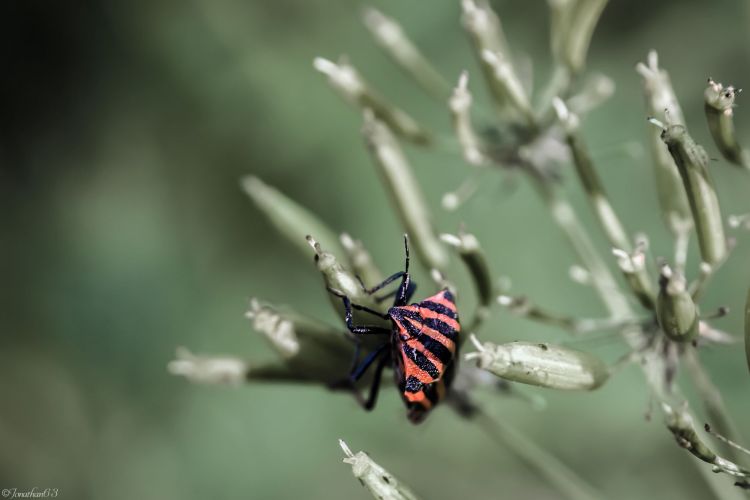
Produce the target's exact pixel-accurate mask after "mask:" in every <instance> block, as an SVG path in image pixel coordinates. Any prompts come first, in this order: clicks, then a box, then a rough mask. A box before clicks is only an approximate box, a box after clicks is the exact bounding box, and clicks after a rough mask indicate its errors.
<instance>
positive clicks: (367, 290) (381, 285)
mask: <svg viewBox="0 0 750 500" xmlns="http://www.w3.org/2000/svg"><path fill="white" fill-rule="evenodd" d="M403 275H404V272H403V271H399V272H397V273H394V274H392V275H391V276H388V277H387V278H386V279H384V280H383V281H382V282H381V283H378V284H377V285H375V286H374V287H372V288H367V287H366V286H365V284H364V283H363V282H362V280H361V279H360V278H359V276H357V279H358V280H359V284H360V285H362V290H364V291H365V293H366V294H368V295H372V294H373V293H375V292H377V291H378V290H381V289H382V288H384V287H386V286H388V285H390V284H391V283H393V282H394V281H396V280H397V279H399V278H400V277H402V276H403Z"/></svg>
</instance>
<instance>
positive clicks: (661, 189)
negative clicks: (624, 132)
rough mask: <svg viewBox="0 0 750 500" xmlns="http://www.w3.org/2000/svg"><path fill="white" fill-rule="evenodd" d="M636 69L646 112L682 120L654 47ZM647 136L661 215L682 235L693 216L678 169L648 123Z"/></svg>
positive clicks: (675, 233) (688, 228)
mask: <svg viewBox="0 0 750 500" xmlns="http://www.w3.org/2000/svg"><path fill="white" fill-rule="evenodd" d="M636 71H638V73H639V74H640V75H641V76H642V77H643V93H644V94H645V96H646V110H647V112H648V114H649V115H650V116H659V117H661V116H662V113H665V112H666V113H667V114H668V116H669V118H670V119H671V120H673V121H674V122H675V123H685V119H684V118H683V115H682V109H681V108H680V103H679V102H678V101H677V96H676V95H675V93H674V89H673V88H672V82H671V81H670V79H669V74H668V73H667V72H666V71H665V70H664V69H662V68H659V56H658V54H657V53H656V51H654V50H652V51H650V52H649V53H648V57H647V64H644V63H638V65H637V66H636ZM648 136H649V145H650V149H651V157H652V159H653V165H654V177H655V180H656V192H657V194H658V197H659V206H660V207H661V212H662V216H663V218H664V221H665V222H666V224H667V227H668V228H669V230H670V231H671V232H672V234H673V235H675V236H682V235H684V234H685V233H686V232H689V231H690V229H691V228H692V226H693V219H692V216H691V214H690V205H689V203H688V200H687V196H686V195H685V188H684V187H683V185H682V178H681V177H680V172H679V170H678V169H677V165H675V163H674V160H673V159H672V156H671V155H670V154H669V151H668V150H667V148H665V147H664V142H663V141H662V140H661V135H660V131H659V130H657V129H655V128H653V127H649V128H648Z"/></svg>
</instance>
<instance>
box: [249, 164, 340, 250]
mask: <svg viewBox="0 0 750 500" xmlns="http://www.w3.org/2000/svg"><path fill="white" fill-rule="evenodd" d="M241 184H242V189H243V190H244V191H245V193H246V194H247V195H248V196H249V197H250V199H251V200H252V201H253V202H254V203H255V205H256V206H257V207H258V208H259V209H260V211H261V212H263V214H264V215H265V216H266V217H267V218H268V220H269V222H270V223H271V224H272V225H273V226H274V228H276V230H277V231H278V232H279V233H280V234H281V235H283V236H284V237H285V238H286V239H287V240H289V242H290V243H292V244H293V245H294V246H296V247H297V249H299V250H300V251H302V252H303V253H304V255H305V256H308V255H310V247H309V246H308V245H307V243H306V242H305V237H306V236H307V235H308V234H314V235H315V236H316V237H317V238H318V241H320V242H321V244H322V245H323V246H324V247H325V248H327V249H328V250H330V251H332V252H335V253H337V254H343V251H344V250H343V248H342V247H341V244H340V243H339V239H338V237H337V236H336V233H334V232H333V231H332V230H331V229H330V228H329V227H328V226H327V225H326V224H325V223H323V221H321V220H320V219H319V218H318V217H317V216H316V215H315V214H313V213H312V212H311V211H309V210H308V209H307V208H305V207H303V206H302V205H300V204H299V203H297V202H296V201H294V200H292V199H291V198H289V197H287V196H286V195H284V194H283V193H281V192H280V191H278V190H277V189H275V188H273V187H271V186H269V185H268V184H265V183H264V182H263V181H261V180H260V179H258V178H257V177H255V176H252V175H248V176H246V177H243V178H242V181H241Z"/></svg>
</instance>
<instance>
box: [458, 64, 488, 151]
mask: <svg viewBox="0 0 750 500" xmlns="http://www.w3.org/2000/svg"><path fill="white" fill-rule="evenodd" d="M472 101H473V97H472V95H471V92H469V74H468V73H467V72H466V71H464V72H463V73H461V77H460V78H459V79H458V85H457V86H456V88H455V89H454V90H453V94H452V95H451V98H450V99H449V101H448V108H449V109H450V111H451V118H452V119H453V120H452V121H453V131H454V132H455V134H456V138H457V139H458V143H459V144H460V145H461V151H462V153H463V157H464V160H466V162H467V163H469V164H471V165H476V166H481V165H487V164H488V163H489V162H490V160H489V158H487V157H486V156H485V154H484V152H483V149H484V147H483V145H482V140H481V139H480V138H479V135H478V134H477V133H476V132H475V130H474V126H473V125H472V122H471V113H470V108H471V103H472Z"/></svg>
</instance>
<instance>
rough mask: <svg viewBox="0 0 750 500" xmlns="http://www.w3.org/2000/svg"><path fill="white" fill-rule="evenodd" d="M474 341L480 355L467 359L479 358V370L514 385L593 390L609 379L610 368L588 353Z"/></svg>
mask: <svg viewBox="0 0 750 500" xmlns="http://www.w3.org/2000/svg"><path fill="white" fill-rule="evenodd" d="M471 341H472V343H473V344H474V345H475V346H476V348H477V352H472V353H469V354H467V355H466V359H467V360H471V359H475V360H476V363H477V366H478V367H479V368H481V369H483V370H487V371H489V372H491V373H493V374H495V375H497V376H498V377H501V378H504V379H506V380H510V381H513V382H520V383H522V384H530V385H536V386H539V387H546V388H548V389H558V390H584V391H590V390H593V389H596V388H598V387H600V386H601V385H602V384H604V382H606V381H607V379H608V378H609V374H610V370H609V367H608V366H607V365H606V364H605V363H604V362H603V361H601V360H600V359H599V358H597V357H596V356H594V355H592V354H589V353H586V352H582V351H577V350H574V349H570V348H567V347H562V346H558V345H554V344H547V343H533V342H509V343H507V344H500V345H496V344H493V343H491V342H485V343H484V344H481V343H479V341H478V340H477V338H476V337H475V336H473V335H472V337H471Z"/></svg>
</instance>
